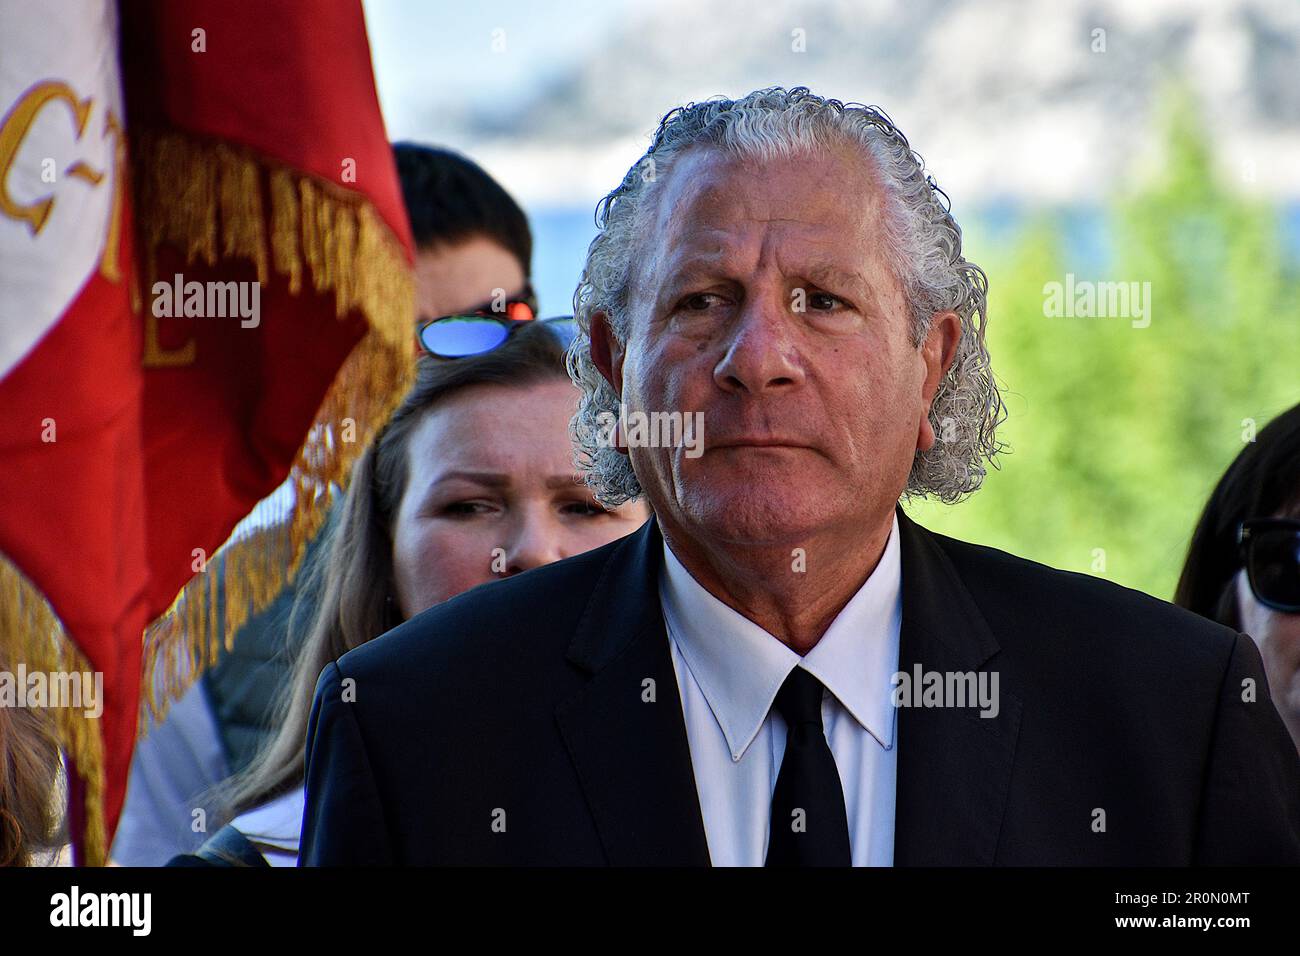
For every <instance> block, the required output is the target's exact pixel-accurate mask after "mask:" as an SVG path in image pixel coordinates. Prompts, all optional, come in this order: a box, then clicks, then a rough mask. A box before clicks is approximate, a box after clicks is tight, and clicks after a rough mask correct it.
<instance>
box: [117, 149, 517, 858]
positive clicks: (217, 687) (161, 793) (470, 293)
mask: <svg viewBox="0 0 1300 956" xmlns="http://www.w3.org/2000/svg"><path fill="white" fill-rule="evenodd" d="M393 155H394V158H395V160H396V163H397V172H398V178H399V181H400V183H401V187H402V196H403V199H404V201H405V206H406V212H407V216H408V218H409V219H410V222H411V235H412V238H413V239H414V241H415V247H416V255H415V268H414V272H415V292H416V316H417V327H418V326H419V325H420V324H422V323H424V322H426V321H428V320H429V319H432V318H435V317H437V316H441V315H447V314H450V313H453V312H458V311H472V310H475V309H480V308H486V307H490V306H501V307H511V308H513V307H518V308H521V309H525V310H527V309H533V310H535V309H536V303H535V302H533V301H532V299H533V297H532V291H531V288H530V286H529V277H530V275H531V264H532V252H533V240H532V234H531V232H530V231H529V228H528V220H527V218H526V217H525V215H524V212H523V210H522V209H521V208H520V207H519V205H518V203H516V202H515V200H514V199H512V198H511V197H510V195H509V194H508V193H507V192H506V191H505V190H504V189H503V188H502V187H501V185H500V184H499V183H497V182H496V180H494V179H493V178H492V177H491V176H489V175H488V174H487V173H486V172H485V171H484V170H483V169H482V168H480V167H479V166H478V165H477V164H475V163H474V162H472V161H470V160H469V159H466V158H465V157H464V156H461V155H459V154H458V153H455V152H452V151H450V150H446V149H438V148H435V147H430V146H422V145H419V144H415V143H397V144H396V145H395V146H394V147H393ZM414 332H415V330H414V329H413V330H412V334H414ZM317 540H319V538H318V539H317ZM317 550H318V545H317V544H316V542H315V541H313V542H312V543H311V545H310V546H309V549H308V551H307V554H306V557H305V559H304V568H305V567H310V565H311V564H312V563H313V562H315V561H316V560H317V559H318V555H317ZM218 560H221V558H220V557H218ZM293 599H294V587H293V586H292V585H290V586H289V587H287V588H285V589H284V591H283V592H282V593H281V595H280V597H279V598H278V599H277V600H276V601H274V602H273V603H272V604H271V605H270V606H269V607H268V608H266V610H264V611H263V612H262V613H261V614H259V615H257V616H255V617H254V618H253V619H252V620H250V621H249V622H248V623H247V624H246V625H245V626H244V627H243V628H241V629H240V631H239V633H238V634H237V635H236V637H235V641H234V645H233V649H232V650H231V652H229V653H223V654H222V657H221V658H220V659H219V660H218V662H217V663H216V664H215V665H214V666H213V667H211V668H210V669H209V670H208V671H207V672H206V673H205V674H204V675H203V677H202V678H201V679H200V680H199V681H198V682H197V683H196V684H195V686H194V687H193V688H192V689H191V690H190V691H189V692H188V693H187V694H185V695H184V696H182V697H181V698H180V699H179V700H177V701H175V702H174V703H173V704H172V708H171V710H170V711H169V714H168V717H167V719H166V720H164V721H163V722H162V723H161V724H159V725H157V726H155V727H154V728H153V729H152V730H151V732H150V734H149V736H148V737H147V738H146V739H145V740H143V741H142V742H141V743H140V744H139V745H138V746H137V748H136V754H135V758H134V761H133V763H132V768H131V775H130V779H129V781H128V787H127V798H126V804H125V807H124V809H123V813H122V818H121V822H120V824H119V826H118V831H117V836H116V838H115V840H114V843H113V859H114V861H115V862H118V863H122V864H126V865H158V864H161V863H163V862H165V861H166V860H168V859H170V858H171V857H172V856H173V855H175V854H177V853H182V852H186V851H189V850H192V849H195V848H196V847H198V846H199V845H200V844H201V843H202V842H203V841H204V840H205V839H206V838H207V836H208V835H209V834H208V833H207V832H204V830H203V828H198V827H197V824H196V823H195V820H196V816H195V810H197V809H199V808H201V807H202V806H203V804H202V801H201V800H200V794H201V793H203V792H204V791H205V790H207V788H209V787H211V786H212V785H213V784H216V783H217V782H218V781H220V780H222V779H224V778H225V777H226V776H227V775H228V774H230V773H232V772H237V771H239V770H241V769H243V768H244V767H245V766H246V765H247V764H248V762H249V761H250V760H251V759H252V758H253V755H254V754H255V753H256V752H257V751H258V749H259V748H260V747H261V745H262V744H263V742H264V741H265V739H266V737H267V734H268V733H269V729H268V728H269V726H270V724H269V720H270V718H271V710H272V707H273V705H274V702H275V700H276V699H277V698H278V696H279V692H280V688H281V687H282V686H283V685H284V683H285V681H286V680H288V675H289V664H288V655H287V654H286V653H285V650H286V648H285V637H286V635H287V634H288V633H290V628H289V624H290V622H289V613H290V608H291V607H292V606H293Z"/></svg>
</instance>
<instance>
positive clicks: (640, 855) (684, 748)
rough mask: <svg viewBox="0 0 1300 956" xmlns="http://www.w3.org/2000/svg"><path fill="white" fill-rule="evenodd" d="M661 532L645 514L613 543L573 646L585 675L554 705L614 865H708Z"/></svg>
mask: <svg viewBox="0 0 1300 956" xmlns="http://www.w3.org/2000/svg"><path fill="white" fill-rule="evenodd" d="M661 540H662V539H661V538H660V536H659V530H658V527H657V525H656V523H655V520H654V519H653V518H651V519H650V520H649V521H648V522H646V524H645V525H644V526H642V528H641V529H640V530H639V531H637V532H636V533H634V534H632V535H630V536H629V537H627V538H625V539H623V542H622V543H621V545H620V546H619V547H617V548H615V549H614V551H613V552H612V553H611V555H610V559H609V561H608V562H606V564H605V568H604V570H603V571H602V573H601V577H600V580H599V581H598V582H597V584H596V587H595V590H594V591H593V593H592V598H591V600H590V603H589V604H588V606H587V609H586V611H585V612H584V615H583V618H582V621H581V623H580V624H579V626H578V630H577V633H576V635H575V637H574V640H573V643H572V645H571V646H570V648H569V655H568V656H569V660H571V661H572V662H573V663H574V664H576V665H578V666H579V667H581V668H583V669H584V670H586V671H588V672H589V673H590V674H591V679H590V680H589V681H588V682H587V684H586V685H585V686H584V687H583V689H582V690H581V691H579V692H578V693H577V694H575V695H574V696H573V697H571V698H569V699H567V700H565V701H564V702H563V703H561V704H560V706H559V707H557V708H556V712H555V716H556V720H557V722H558V724H559V728H560V733H561V734H562V735H563V737H564V741H565V744H566V746H567V747H568V749H569V754H570V756H571V758H572V759H573V764H574V767H575V768H576V769H577V772H578V777H579V780H580V781H581V784H582V788H583V791H584V793H585V794H586V797H587V803H588V806H589V807H590V809H591V813H592V816H593V818H594V819H595V823H596V829H597V832H598V833H599V834H600V839H601V843H602V844H603V845H604V848H605V853H606V856H607V858H608V860H609V862H610V863H611V864H613V865H615V866H637V865H641V866H644V865H653V864H661V865H662V864H667V865H696V866H707V865H709V850H708V843H707V841H706V840H705V835H704V821H703V818H702V817H701V815H700V803H699V797H698V795H697V793H696V789H695V775H694V771H693V770H692V767H691V754H690V745H689V743H688V741H687V736H686V722H685V720H684V719H683V717H682V706H681V698H680V696H679V694H678V690H677V677H676V674H675V672H674V670H673V663H672V658H671V656H670V651H669V646H668V636H667V632H666V630H665V628H664V622H663V614H662V611H661V609H660V606H659V590H658V574H659V570H658V569H659V561H660V557H661V555H660V553H659V549H660V547H661V544H660V542H661Z"/></svg>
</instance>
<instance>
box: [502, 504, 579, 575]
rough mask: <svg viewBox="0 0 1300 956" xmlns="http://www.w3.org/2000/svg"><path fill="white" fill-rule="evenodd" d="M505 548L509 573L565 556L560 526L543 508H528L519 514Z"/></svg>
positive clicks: (507, 572)
mask: <svg viewBox="0 0 1300 956" xmlns="http://www.w3.org/2000/svg"><path fill="white" fill-rule="evenodd" d="M505 548H506V575H511V574H519V573H520V572H521V571H527V570H529V569H530V568H540V567H541V566H542V565H544V564H550V563H551V562H552V561H558V560H560V559H561V558H563V557H564V556H565V555H564V553H563V547H562V545H561V534H560V529H559V528H558V527H556V522H554V521H551V520H548V518H547V515H546V514H545V513H544V509H541V508H529V509H526V510H525V513H523V514H521V515H520V516H519V520H518V521H516V522H515V524H514V527H513V529H512V532H511V536H510V540H509V541H508V542H507V543H506V546H505Z"/></svg>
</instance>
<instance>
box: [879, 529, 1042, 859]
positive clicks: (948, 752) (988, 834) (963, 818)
mask: <svg viewBox="0 0 1300 956" xmlns="http://www.w3.org/2000/svg"><path fill="white" fill-rule="evenodd" d="M898 518H899V529H900V532H901V549H902V582H903V588H902V593H903V623H902V632H901V634H900V640H899V670H900V671H902V672H904V673H906V674H909V675H912V674H914V673H915V668H916V666H917V665H920V667H921V668H922V669H923V670H924V671H939V672H952V671H958V672H969V671H976V672H978V671H980V670H987V671H996V670H997V669H998V667H997V661H996V660H992V663H991V664H990V660H991V659H993V658H994V657H995V655H996V654H997V653H998V643H997V640H996V639H995V638H994V636H993V633H992V631H991V630H990V629H989V626H988V623H987V622H986V621H985V619H984V616H983V615H982V614H981V613H980V610H979V608H978V606H977V605H976V604H975V601H974V599H973V598H972V597H971V595H970V592H969V591H968V590H967V589H966V587H965V585H964V584H963V583H962V581H961V579H960V578H959V576H958V575H957V572H956V569H955V568H954V567H953V566H952V562H951V561H950V560H949V558H948V556H947V555H946V554H945V553H944V552H943V550H942V548H941V547H940V546H939V542H938V540H937V539H936V537H935V536H934V535H933V534H931V533H930V532H929V531H926V530H925V529H924V528H922V527H920V526H918V525H916V524H914V523H913V522H912V521H910V520H909V519H908V518H907V517H906V516H905V515H904V514H903V513H902V511H901V509H900V511H899V514H898ZM986 664H988V665H989V666H988V667H985V665H986ZM999 691H1000V693H999V712H998V715H997V716H996V717H981V716H980V715H979V708H978V707H970V708H956V707H930V708H916V707H912V708H908V707H903V708H901V709H900V710H899V712H898V728H899V730H898V736H897V740H896V745H897V746H898V747H899V751H898V787H897V801H898V802H897V806H896V810H895V825H894V864H895V865H896V866H940V865H958V866H966V865H974V866H989V865H991V864H992V863H993V862H994V859H995V854H996V851H997V843H998V834H999V831H1000V830H1001V825H1002V817H1003V811H1004V808H1005V806H1006V798H1007V789H1008V787H1009V785H1010V781H1011V768H1012V758H1013V756H1014V754H1015V747H1016V737H1017V735H1018V733H1019V730H1020V710H1021V703H1020V700H1019V699H1018V698H1016V697H1015V696H1014V695H1012V694H1010V693H1009V692H1008V691H1007V688H1006V687H1004V686H1001V684H1000V685H999Z"/></svg>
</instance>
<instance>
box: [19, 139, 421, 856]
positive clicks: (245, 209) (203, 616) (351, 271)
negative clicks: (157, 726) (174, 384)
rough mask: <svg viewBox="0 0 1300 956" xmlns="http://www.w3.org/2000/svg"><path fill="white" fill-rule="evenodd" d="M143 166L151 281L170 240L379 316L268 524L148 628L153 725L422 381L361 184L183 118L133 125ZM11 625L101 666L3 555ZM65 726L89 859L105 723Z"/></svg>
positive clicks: (396, 271) (271, 590) (274, 577)
mask: <svg viewBox="0 0 1300 956" xmlns="http://www.w3.org/2000/svg"><path fill="white" fill-rule="evenodd" d="M131 172H132V174H133V175H134V176H135V177H136V181H135V183H134V184H133V185H134V201H135V209H134V215H135V220H136V228H137V235H138V236H139V237H140V244H139V247H138V259H139V279H140V280H141V281H142V287H143V288H144V289H151V288H152V287H153V280H154V276H155V262H156V253H157V250H158V249H159V248H160V247H162V246H170V247H173V248H174V249H176V250H178V251H180V252H181V253H183V254H184V255H185V257H186V261H187V263H195V262H201V263H204V264H206V265H209V266H215V265H217V264H218V263H219V262H222V261H229V260H237V259H238V260H245V261H248V262H251V263H252V264H253V266H254V268H255V269H256V272H257V278H258V281H259V282H261V283H263V284H267V283H269V282H271V281H273V279H274V280H275V281H282V282H285V283H286V284H287V287H288V290H289V292H290V293H291V294H295V295H296V294H299V293H300V292H301V291H302V290H303V288H304V286H305V284H306V283H310V287H311V289H313V290H314V291H315V292H317V293H333V295H334V303H335V315H336V317H337V318H339V319H342V318H344V317H345V316H347V315H348V314H349V313H351V312H354V311H356V312H359V313H360V314H361V315H362V316H363V317H364V318H365V319H366V320H367V322H368V325H369V328H368V331H367V332H366V334H365V336H364V337H363V338H362V340H361V341H360V342H359V343H357V345H356V346H355V347H354V348H353V350H352V352H351V353H350V354H349V355H348V357H347V359H346V360H345V361H344V363H343V366H342V367H341V369H340V370H339V372H338V374H337V375H336V377H335V379H334V383H333V385H332V386H331V387H330V389H329V391H328V393H327V394H326V396H325V398H324V401H323V402H322V404H321V406H320V409H319V411H318V412H317V416H316V423H315V425H313V426H312V428H311V430H310V432H309V433H308V435H307V436H306V439H305V441H304V443H303V445H302V447H301V448H300V450H299V452H298V455H297V458H296V460H295V462H294V464H293V466H292V468H291V471H290V475H289V481H290V484H291V487H292V492H293V501H292V503H291V504H289V505H286V506H285V507H284V508H283V509H282V511H281V513H280V514H279V515H278V516H275V515H273V516H272V517H273V518H276V519H278V520H272V521H271V523H270V524H269V525H268V526H267V527H264V528H259V529H258V530H257V531H256V532H254V533H251V534H248V535H245V536H243V537H236V538H232V540H230V541H229V542H227V543H226V544H225V545H224V546H223V547H222V548H221V549H220V550H219V551H218V552H217V553H216V554H214V555H213V556H212V557H211V558H209V559H208V561H207V566H206V570H205V571H204V572H203V573H197V574H195V576H194V577H193V578H191V580H190V581H189V583H188V584H186V585H185V587H184V588H183V589H182V590H181V592H180V594H179V595H178V596H177V597H176V599H175V601H174V602H173V604H172V606H171V608H170V609H169V610H168V611H167V612H166V613H165V614H164V615H163V616H162V617H160V618H159V619H158V620H157V621H155V622H154V623H153V624H151V625H150V626H149V627H147V628H146V630H145V634H144V635H143V640H144V645H143V673H142V684H141V710H140V720H139V730H140V732H141V733H143V732H144V731H145V730H146V729H147V727H148V720H147V717H148V716H152V718H153V719H154V720H161V719H162V718H163V717H164V716H165V713H166V710H167V705H168V702H169V701H170V700H171V699H174V698H177V697H179V696H180V695H181V694H183V693H184V692H185V691H186V690H187V689H188V688H189V687H190V686H191V685H192V684H193V683H194V681H195V680H196V679H197V678H198V677H199V676H200V675H201V674H202V672H203V671H204V670H205V669H206V668H207V667H208V666H209V665H211V664H213V663H215V661H216V660H217V658H218V656H219V654H220V651H221V649H222V648H223V647H224V648H225V649H226V650H227V651H228V650H230V649H231V648H232V646H233V642H234V637H235V634H236V633H237V632H238V631H239V629H240V628H241V627H242V626H243V625H244V624H245V623H246V622H247V621H248V619H249V618H250V617H252V616H254V615H256V614H258V613H259V612H261V611H263V610H264V609H265V608H266V607H267V606H268V605H270V604H271V603H272V601H274V600H275V598H276V596H277V595H278V594H279V593H280V591H281V590H282V589H283V588H284V586H285V585H286V584H288V583H290V582H291V581H292V580H293V577H294V575H295V574H296V572H297V570H298V566H299V564H300V563H301V561H302V556H303V553H304V551H305V550H306V547H307V544H308V543H309V542H310V541H311V539H312V538H313V537H314V536H315V535H316V533H317V532H318V530H319V529H320V527H321V526H322V524H323V523H324V520H325V517H326V514H327V513H328V511H329V508H330V505H331V503H332V501H333V497H334V492H335V489H336V488H342V487H345V486H346V483H347V477H348V474H349V472H350V471H351V468H352V465H353V462H354V461H355V459H356V458H358V457H360V455H361V453H362V452H363V451H364V450H365V448H366V446H367V445H368V444H369V442H370V439H371V438H372V437H373V435H374V434H375V433H376V432H377V431H378V429H379V428H381V427H382V425H383V424H384V422H386V421H387V420H388V417H389V416H390V415H391V414H392V412H393V410H394V409H395V408H396V407H397V405H398V403H399V402H400V401H401V399H402V397H403V396H404V395H405V393H406V391H407V390H408V389H409V387H410V384H411V382H412V380H413V376H414V369H415V363H414V355H413V345H414V333H413V328H414V324H413V323H414V295H413V288H412V280H411V272H410V265H409V263H408V261H407V258H406V254H405V252H404V250H403V248H402V246H401V243H400V242H399V240H398V239H397V238H396V236H394V234H393V233H392V232H391V230H390V229H389V227H388V226H387V225H386V224H385V223H384V222H383V220H382V219H381V218H380V216H379V215H378V213H376V211H375V209H374V207H373V206H372V205H371V204H370V203H369V202H368V201H366V200H365V198H364V197H362V196H361V195H359V194H357V193H354V192H351V191H349V190H345V189H342V188H341V187H338V186H335V185H334V184H332V183H329V182H327V181H325V180H322V179H320V178H317V177H314V176H311V175H308V174H304V173H302V172H301V171H298V170H295V169H291V168H288V167H285V166H283V165H281V164H278V163H275V162H273V161H271V160H268V159H266V158H264V157H261V156H259V155H257V154H255V153H253V152H252V151H250V150H246V149H240V148H236V147H233V146H230V145H228V144H225V143H219V142H206V141H201V140H199V139H197V138H195V137H192V136H188V135H185V134H181V133H176V132H166V133H143V134H133V135H132V139H131ZM263 183H265V190H264V189H263ZM264 197H266V198H265V199H264ZM268 199H269V210H268V209H267V208H266V205H267V200H268ZM133 301H134V298H133ZM147 307H148V306H147V305H146V308H147ZM345 418H347V419H350V420H351V422H352V423H354V428H355V434H354V435H346V436H345V435H344V434H343V433H342V429H341V427H340V426H341V423H342V422H343V420H344V419H345ZM0 634H4V635H18V641H17V645H18V646H17V651H18V652H19V653H22V654H24V656H25V660H26V661H27V664H28V667H29V668H31V669H42V670H45V671H56V670H61V671H67V670H69V669H76V670H83V671H84V670H89V669H90V668H89V665H87V664H86V663H85V661H84V658H83V657H82V656H81V655H80V653H79V652H78V651H77V649H76V647H75V645H74V644H73V642H72V641H71V640H70V639H69V638H68V637H67V635H66V633H65V632H64V630H63V627H62V626H61V624H60V623H59V621H58V619H57V617H56V616H55V615H54V614H53V612H52V611H51V609H50V606H49V604H48V602H46V600H45V598H44V596H43V595H42V594H41V593H40V591H39V590H38V589H37V588H36V587H35V586H34V585H33V584H32V583H31V582H30V581H28V580H27V579H26V578H24V577H23V576H22V574H21V573H20V572H18V571H17V569H15V568H14V567H13V566H12V565H10V564H8V562H6V561H4V560H3V557H2V556H0ZM56 733H57V737H58V739H59V742H60V745H61V746H62V747H63V748H64V751H65V753H67V754H69V755H70V756H71V757H73V759H75V761H76V767H77V771H78V773H79V775H80V776H81V777H82V778H83V779H84V780H85V782H86V790H85V792H86V806H85V808H84V819H85V823H86V832H85V834H84V838H83V840H84V842H83V846H84V849H85V853H84V861H85V862H86V863H87V864H89V865H92V866H95V865H102V864H104V863H105V862H107V854H108V835H107V830H106V821H105V819H104V801H103V797H104V786H105V781H104V755H103V742H102V739H101V737H100V734H99V729H98V727H97V726H96V722H95V721H93V720H91V719H88V718H85V717H84V716H83V715H82V712H81V711H80V710H76V709H73V708H63V709H59V710H58V716H57V728H56Z"/></svg>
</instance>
